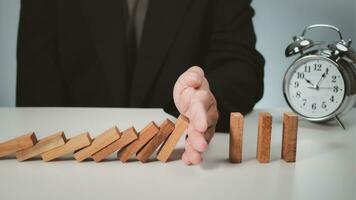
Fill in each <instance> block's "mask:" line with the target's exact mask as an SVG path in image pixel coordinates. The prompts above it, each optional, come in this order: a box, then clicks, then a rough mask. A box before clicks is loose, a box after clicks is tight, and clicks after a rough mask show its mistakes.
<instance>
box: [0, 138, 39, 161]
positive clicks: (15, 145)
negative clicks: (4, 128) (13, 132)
mask: <svg viewBox="0 0 356 200" xmlns="http://www.w3.org/2000/svg"><path fill="white" fill-rule="evenodd" d="M36 142H37V139H36V135H35V133H33V132H32V133H28V134H26V135H23V136H20V137H17V138H14V139H11V140H8V141H6V142H2V143H0V157H4V156H7V155H9V154H12V153H15V152H16V151H20V150H23V149H27V148H30V147H32V146H33V145H35V144H36Z"/></svg>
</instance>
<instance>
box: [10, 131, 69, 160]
mask: <svg viewBox="0 0 356 200" xmlns="http://www.w3.org/2000/svg"><path fill="white" fill-rule="evenodd" d="M65 143H66V138H65V136H64V133H63V132H58V133H56V134H53V135H50V136H48V137H45V138H43V139H41V140H39V141H38V142H37V143H36V144H35V145H34V146H32V147H30V148H27V149H23V150H20V151H17V152H16V158H17V160H19V161H24V160H27V159H30V158H32V157H35V156H37V155H40V154H42V153H44V152H46V151H49V150H51V149H54V148H57V147H59V146H62V145H64V144H65Z"/></svg>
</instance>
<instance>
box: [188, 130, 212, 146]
mask: <svg viewBox="0 0 356 200" xmlns="http://www.w3.org/2000/svg"><path fill="white" fill-rule="evenodd" d="M187 132H188V136H189V137H188V138H187V140H189V141H188V142H189V143H190V144H191V145H192V147H193V148H194V149H195V150H197V151H199V152H205V151H206V150H207V149H208V142H207V141H206V139H205V137H204V134H203V133H200V132H198V131H196V130H195V129H194V127H193V126H189V127H188V130H187Z"/></svg>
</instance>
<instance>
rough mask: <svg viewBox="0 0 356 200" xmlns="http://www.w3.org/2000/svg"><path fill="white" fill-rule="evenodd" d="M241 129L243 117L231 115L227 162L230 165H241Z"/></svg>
mask: <svg viewBox="0 0 356 200" xmlns="http://www.w3.org/2000/svg"><path fill="white" fill-rule="evenodd" d="M243 129H244V117H243V115H242V114H241V113H231V114H230V148H229V160H230V162H232V163H241V161H242V144H243V142H242V141H243Z"/></svg>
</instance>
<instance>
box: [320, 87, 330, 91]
mask: <svg viewBox="0 0 356 200" xmlns="http://www.w3.org/2000/svg"><path fill="white" fill-rule="evenodd" d="M319 89H327V90H332V89H334V88H332V87H319Z"/></svg>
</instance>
